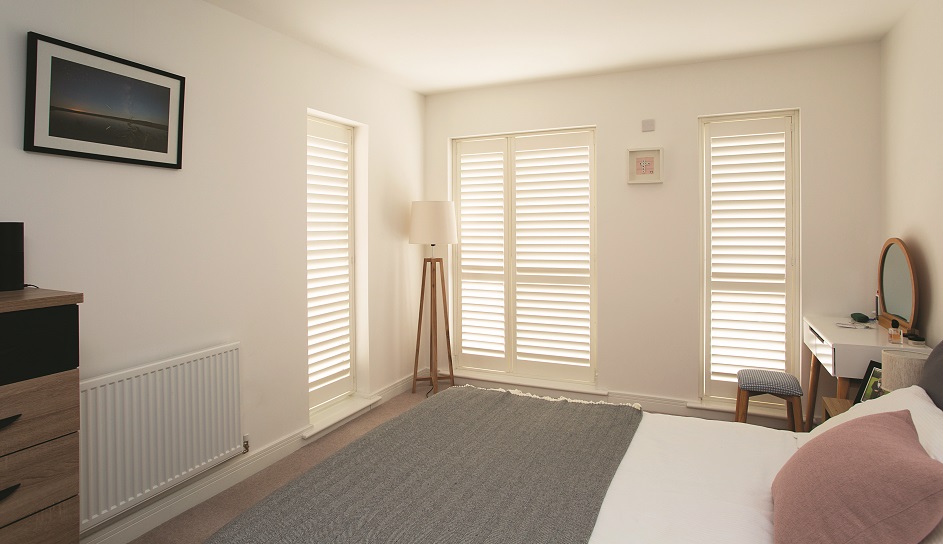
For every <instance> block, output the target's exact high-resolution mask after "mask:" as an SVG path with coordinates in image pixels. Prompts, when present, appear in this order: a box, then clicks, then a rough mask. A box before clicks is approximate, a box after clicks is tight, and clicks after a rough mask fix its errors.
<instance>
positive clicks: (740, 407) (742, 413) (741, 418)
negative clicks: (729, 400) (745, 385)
mask: <svg viewBox="0 0 943 544" xmlns="http://www.w3.org/2000/svg"><path fill="white" fill-rule="evenodd" d="M749 403H750V392H749V391H747V390H745V389H737V412H736V417H735V419H734V421H736V422H738V423H746V421H747V405H748V404H749Z"/></svg>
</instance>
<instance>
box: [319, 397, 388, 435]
mask: <svg viewBox="0 0 943 544" xmlns="http://www.w3.org/2000/svg"><path fill="white" fill-rule="evenodd" d="M381 399H382V397H380V396H374V397H361V396H358V395H351V396H349V397H347V398H346V399H344V400H342V401H340V402H338V403H337V404H334V405H331V406H330V407H328V408H325V409H324V410H320V411H317V412H315V413H313V414H311V417H310V421H309V423H310V424H311V427H309V428H308V430H306V431H305V432H303V433H301V438H302V439H305V440H307V439H309V438H311V437H313V436H315V435H324V434H327V433H328V432H330V431H332V430H334V428H336V427H339V426H340V425H341V424H343V423H347V422H348V421H350V420H352V419H354V418H355V417H357V416H359V415H361V414H362V413H364V412H366V411H368V410H370V409H371V408H373V405H374V404H376V403H378V402H380V400H381ZM318 438H320V436H318Z"/></svg>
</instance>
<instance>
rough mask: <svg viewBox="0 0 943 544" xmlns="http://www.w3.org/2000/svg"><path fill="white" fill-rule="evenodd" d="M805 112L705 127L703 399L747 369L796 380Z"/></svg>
mask: <svg viewBox="0 0 943 544" xmlns="http://www.w3.org/2000/svg"><path fill="white" fill-rule="evenodd" d="M797 127H798V112H797V111H779V112H768V113H765V114H749V115H738V116H721V117H705V118H702V119H701V142H702V148H701V152H702V159H703V161H702V164H703V165H704V185H703V187H704V189H703V191H702V194H703V205H704V213H703V216H704V226H703V232H704V249H703V255H704V262H705V269H704V287H703V308H704V310H705V311H704V318H703V323H704V333H703V336H704V361H703V376H704V379H703V384H702V388H703V397H704V398H705V399H709V398H733V397H735V396H736V381H737V371H738V370H740V369H742V368H761V369H768V370H780V371H784V372H790V373H793V374H796V372H797V370H798V367H799V365H798V362H797V361H796V353H795V350H796V349H797V346H796V338H797V337H796V334H797V331H798V330H799V327H798V323H797V321H798V315H797V314H798V311H797V310H798V303H797V299H798V292H799V290H798V274H797V271H798V269H799V268H798V262H797V259H798V251H797V248H798V243H797V241H798V236H797V232H798V206H797V205H796V202H798V170H797V165H798V149H799V146H798V137H799V136H798V128H797Z"/></svg>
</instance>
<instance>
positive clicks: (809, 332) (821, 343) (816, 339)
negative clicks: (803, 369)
mask: <svg viewBox="0 0 943 544" xmlns="http://www.w3.org/2000/svg"><path fill="white" fill-rule="evenodd" d="M802 336H803V340H804V342H805V345H806V346H808V347H809V351H811V352H812V355H814V356H815V358H816V359H818V360H819V363H821V364H822V367H823V368H825V371H826V372H828V373H829V374H831V375H833V376H834V375H835V352H834V350H833V349H832V346H831V345H830V344H829V343H828V342H826V341H825V339H824V338H823V337H822V336H821V335H820V334H819V333H818V332H817V331H816V330H815V329H814V328H813V327H812V325H809V324H808V323H805V327H804V328H803V334H802Z"/></svg>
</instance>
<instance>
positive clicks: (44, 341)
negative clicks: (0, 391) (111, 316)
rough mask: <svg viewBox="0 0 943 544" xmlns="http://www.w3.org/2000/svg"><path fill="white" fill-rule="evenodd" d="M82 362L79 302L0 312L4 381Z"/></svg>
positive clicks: (0, 358) (0, 371)
mask: <svg viewBox="0 0 943 544" xmlns="http://www.w3.org/2000/svg"><path fill="white" fill-rule="evenodd" d="M78 366H79V306H78V304H67V305H65V306H52V307H49V308H38V309H35V310H21V311H18V312H5V313H0V385H6V384H9V383H15V382H19V381H23V380H30V379H33V378H38V377H40V376H48V375H49V374H55V373H57V372H64V371H66V370H71V369H73V368H78Z"/></svg>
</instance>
